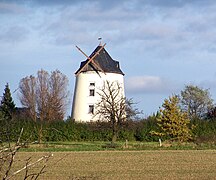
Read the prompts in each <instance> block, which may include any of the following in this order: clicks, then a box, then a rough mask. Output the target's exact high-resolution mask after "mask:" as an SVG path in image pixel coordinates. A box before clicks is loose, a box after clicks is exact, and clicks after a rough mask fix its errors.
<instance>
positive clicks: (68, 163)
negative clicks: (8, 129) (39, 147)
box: [14, 150, 216, 180]
mask: <svg viewBox="0 0 216 180" xmlns="http://www.w3.org/2000/svg"><path fill="white" fill-rule="evenodd" d="M46 154H48V152H19V153H18V154H17V157H16V161H15V163H14V165H15V166H14V169H17V168H18V167H22V166H23V165H25V162H24V161H23V160H24V159H27V158H28V157H32V161H33V160H34V159H38V158H40V157H41V156H43V155H46ZM41 166H42V165H41ZM33 169H34V170H39V169H37V167H35V168H33ZM45 170H46V172H45V173H44V174H42V175H40V177H39V179H121V180H123V179H216V150H145V151H115V150H114V151H79V152H77V151H75V152H54V153H53V157H52V158H50V160H49V161H48V163H47V167H46V168H45ZM30 171H31V170H30ZM23 173H24V172H23ZM21 175H22V174H20V175H19V176H16V178H17V179H21Z"/></svg>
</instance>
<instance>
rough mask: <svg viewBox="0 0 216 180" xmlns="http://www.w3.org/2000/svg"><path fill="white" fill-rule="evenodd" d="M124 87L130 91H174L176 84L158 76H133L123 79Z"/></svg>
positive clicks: (154, 92)
mask: <svg viewBox="0 0 216 180" xmlns="http://www.w3.org/2000/svg"><path fill="white" fill-rule="evenodd" d="M125 89H126V91H127V92H131V93H149V94H161V93H167V92H168V93H174V92H176V91H177V90H178V85H177V84H176V83H173V82H171V81H170V80H168V79H164V78H161V77H158V76H133V77H129V78H127V79H126V80H125Z"/></svg>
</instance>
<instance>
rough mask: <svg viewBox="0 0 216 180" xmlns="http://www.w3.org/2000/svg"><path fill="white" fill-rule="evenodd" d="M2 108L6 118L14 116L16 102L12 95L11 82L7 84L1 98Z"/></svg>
mask: <svg viewBox="0 0 216 180" xmlns="http://www.w3.org/2000/svg"><path fill="white" fill-rule="evenodd" d="M0 110H1V112H2V114H3V117H4V118H6V119H11V118H12V112H13V111H14V110H15V104H14V101H13V99H12V96H11V92H10V88H9V84H8V83H7V84H6V85H5V89H4V93H3V97H2V100H1V106H0Z"/></svg>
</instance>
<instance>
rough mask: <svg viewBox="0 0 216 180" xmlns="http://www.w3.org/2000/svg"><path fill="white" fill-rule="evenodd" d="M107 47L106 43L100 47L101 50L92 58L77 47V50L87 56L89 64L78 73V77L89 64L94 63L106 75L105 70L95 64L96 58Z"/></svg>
mask: <svg viewBox="0 0 216 180" xmlns="http://www.w3.org/2000/svg"><path fill="white" fill-rule="evenodd" d="M105 46H106V43H105V44H104V45H103V46H101V47H100V49H99V50H98V51H97V52H96V53H95V54H94V55H93V56H92V57H91V58H90V57H89V56H88V55H87V54H86V53H84V52H83V51H82V50H81V49H80V48H79V47H78V46H76V48H77V49H78V50H79V51H80V52H81V53H82V54H83V55H84V56H85V57H87V59H88V61H87V63H86V64H85V65H84V66H83V67H82V68H81V69H80V70H79V71H78V72H77V73H76V76H77V75H79V74H80V73H81V72H82V71H83V69H84V68H85V67H86V66H87V65H88V64H89V63H92V64H93V65H95V66H96V67H97V68H98V69H99V70H101V71H102V72H103V73H104V74H106V73H105V72H104V70H103V69H102V68H101V67H100V66H99V65H97V64H96V63H95V62H94V58H95V57H96V56H97V55H99V53H100V52H101V51H102V50H103V48H104V47H105Z"/></svg>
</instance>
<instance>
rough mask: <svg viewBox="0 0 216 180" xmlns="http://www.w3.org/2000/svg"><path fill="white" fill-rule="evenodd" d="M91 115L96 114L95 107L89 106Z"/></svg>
mask: <svg viewBox="0 0 216 180" xmlns="http://www.w3.org/2000/svg"><path fill="white" fill-rule="evenodd" d="M89 114H94V105H89Z"/></svg>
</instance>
